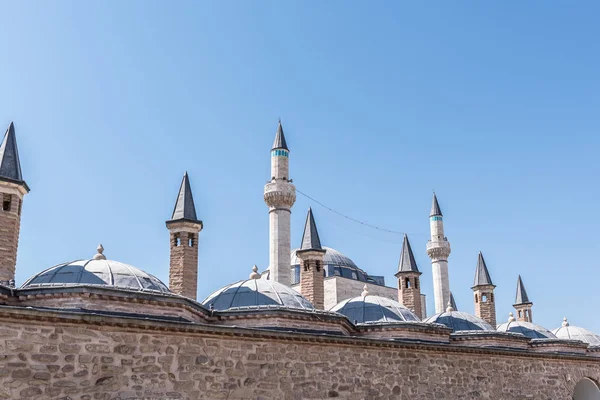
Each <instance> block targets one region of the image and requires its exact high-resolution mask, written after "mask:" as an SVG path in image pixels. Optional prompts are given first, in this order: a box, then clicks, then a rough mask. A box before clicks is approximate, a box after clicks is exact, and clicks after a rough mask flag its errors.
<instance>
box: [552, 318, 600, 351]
mask: <svg viewBox="0 0 600 400" xmlns="http://www.w3.org/2000/svg"><path fill="white" fill-rule="evenodd" d="M552 333H553V334H554V335H556V337H557V338H559V339H572V340H581V341H582V342H584V343H587V344H590V345H592V346H600V336H598V335H596V334H595V333H594V332H591V331H588V330H587V329H585V328H581V327H579V326H573V325H569V322H568V321H567V319H566V318H565V319H564V321H563V323H562V326H561V327H560V328H556V329H554V330H553V331H552Z"/></svg>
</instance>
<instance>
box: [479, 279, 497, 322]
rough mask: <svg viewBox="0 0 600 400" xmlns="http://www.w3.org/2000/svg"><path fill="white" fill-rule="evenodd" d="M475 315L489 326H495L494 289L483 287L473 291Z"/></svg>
mask: <svg viewBox="0 0 600 400" xmlns="http://www.w3.org/2000/svg"><path fill="white" fill-rule="evenodd" d="M474 300H475V315H476V316H478V317H479V318H481V319H483V320H484V321H486V322H487V323H488V324H490V325H491V326H494V327H495V326H496V302H495V299H494V288H493V287H492V286H484V287H481V289H478V290H475V291H474ZM484 300H485V301H484Z"/></svg>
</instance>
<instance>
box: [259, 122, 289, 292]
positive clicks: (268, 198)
mask: <svg viewBox="0 0 600 400" xmlns="http://www.w3.org/2000/svg"><path fill="white" fill-rule="evenodd" d="M289 161H290V150H289V149H288V147H287V143H286V141H285V136H284V134H283V127H282V126H281V121H279V125H278V126H277V134H276V135H275V142H273V148H272V149H271V179H270V181H269V182H268V183H267V184H266V185H265V193H264V199H265V203H266V204H267V206H268V207H269V279H271V280H274V281H276V282H279V283H282V284H284V285H286V286H289V285H290V284H291V283H292V279H291V266H290V258H291V244H290V216H291V213H292V211H291V209H292V206H293V205H294V203H295V202H296V187H295V186H294V185H293V184H292V180H291V179H289V178H290V173H289Z"/></svg>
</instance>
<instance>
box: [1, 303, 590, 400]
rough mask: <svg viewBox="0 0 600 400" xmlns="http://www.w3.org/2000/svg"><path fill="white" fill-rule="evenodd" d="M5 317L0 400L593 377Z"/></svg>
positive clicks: (457, 395) (495, 392) (321, 345)
mask: <svg viewBox="0 0 600 400" xmlns="http://www.w3.org/2000/svg"><path fill="white" fill-rule="evenodd" d="M12 313H13V315H9V312H7V311H3V312H2V317H1V318H0V348H1V349H2V352H1V353H0V354H1V356H0V399H32V400H41V399H61V400H66V399H73V400H80V399H81V400H83V399H106V400H109V399H111V400H113V399H123V400H124V399H129V400H133V399H325V398H336V397H337V398H340V399H356V400H363V399H405V400H409V399H410V400H424V399H461V398H462V399H536V400H544V399H547V400H561V399H570V398H571V397H570V396H571V395H572V393H573V389H574V386H575V383H576V382H577V381H578V380H579V379H581V377H584V376H589V377H591V378H594V379H596V380H598V379H599V378H600V360H593V359H590V358H577V357H557V356H552V355H547V356H540V355H539V354H532V355H527V354H523V353H522V352H521V353H518V352H513V353H510V352H506V351H504V352H503V351H497V350H481V349H472V348H471V349H469V348H466V349H462V348H457V347H456V346H450V345H445V346H444V345H437V346H434V345H431V346H426V345H419V344H406V343H405V344H402V343H392V342H389V341H369V340H360V339H340V338H329V339H328V338H324V337H319V336H312V335H300V334H289V333H269V332H260V331H252V330H243V329H239V328H237V329H236V328H216V327H206V326H193V327H192V326H180V327H178V326H176V325H168V324H166V323H159V322H144V321H139V322H136V321H133V322H132V321H125V320H121V319H110V318H104V319H102V318H101V317H94V316H88V317H87V318H85V319H84V318H82V317H72V316H71V317H68V316H64V317H59V318H56V319H53V320H52V321H50V320H48V321H47V322H41V321H40V319H41V318H47V317H46V316H45V315H44V314H43V313H39V312H37V314H36V312H35V311H31V312H30V313H31V318H33V320H26V319H25V318H28V317H29V316H27V315H24V314H22V315H14V312H12ZM22 313H23V312H22ZM38 314H39V315H38ZM67 317H68V318H70V320H67V319H66V318H67ZM84 321H85V322H84ZM100 323H104V325H100Z"/></svg>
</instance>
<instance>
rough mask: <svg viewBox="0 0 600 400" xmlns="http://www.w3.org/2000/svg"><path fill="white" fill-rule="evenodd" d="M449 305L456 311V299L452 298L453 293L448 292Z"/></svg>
mask: <svg viewBox="0 0 600 400" xmlns="http://www.w3.org/2000/svg"><path fill="white" fill-rule="evenodd" d="M450 307H452V308H454V311H458V307H457V306H456V301H455V300H454V295H453V294H452V292H450Z"/></svg>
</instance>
